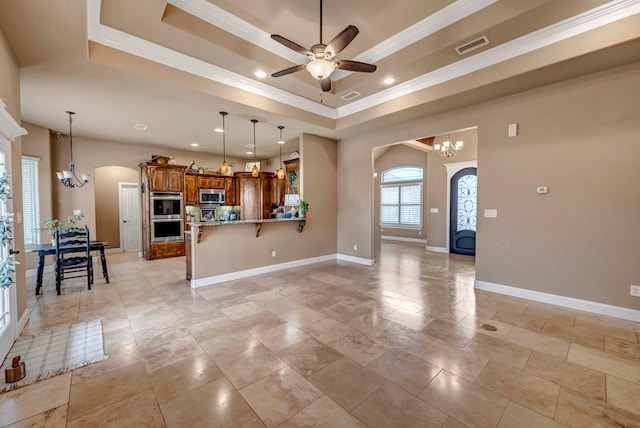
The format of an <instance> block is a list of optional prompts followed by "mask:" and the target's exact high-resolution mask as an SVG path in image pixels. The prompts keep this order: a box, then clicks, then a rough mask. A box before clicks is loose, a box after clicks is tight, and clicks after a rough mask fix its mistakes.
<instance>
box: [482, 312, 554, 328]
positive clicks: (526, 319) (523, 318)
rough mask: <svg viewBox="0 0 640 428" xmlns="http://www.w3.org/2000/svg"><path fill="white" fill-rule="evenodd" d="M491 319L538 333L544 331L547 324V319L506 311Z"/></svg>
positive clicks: (497, 313)
mask: <svg viewBox="0 0 640 428" xmlns="http://www.w3.org/2000/svg"><path fill="white" fill-rule="evenodd" d="M491 319H494V320H496V321H500V322H503V323H506V324H511V325H513V326H516V327H520V328H524V329H527V330H531V331H537V332H540V331H542V328H543V327H544V324H545V322H546V319H545V318H543V317H540V316H536V315H529V314H526V313H518V312H511V311H509V310H505V309H500V310H499V311H498V312H496V314H495V315H494V316H493V317H491Z"/></svg>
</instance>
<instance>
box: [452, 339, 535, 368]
mask: <svg viewBox="0 0 640 428" xmlns="http://www.w3.org/2000/svg"><path fill="white" fill-rule="evenodd" d="M464 349H466V350H468V351H472V352H475V353H476V354H479V355H484V356H487V357H489V358H491V359H493V360H496V361H499V362H501V363H504V364H507V365H509V366H512V367H515V368H517V369H524V366H525V365H526V364H527V360H529V356H530V355H531V352H532V351H531V349H529V348H525V347H524V346H520V345H516V344H514V343H508V342H505V341H503V340H500V339H498V338H495V337H491V336H487V335H483V334H477V335H476V336H474V338H473V339H472V340H471V341H470V342H469V343H467V345H466V346H465V347H464Z"/></svg>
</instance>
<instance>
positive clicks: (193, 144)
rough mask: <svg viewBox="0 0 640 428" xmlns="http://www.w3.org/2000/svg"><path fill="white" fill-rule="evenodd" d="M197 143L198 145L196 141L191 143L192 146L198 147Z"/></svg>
mask: <svg viewBox="0 0 640 428" xmlns="http://www.w3.org/2000/svg"><path fill="white" fill-rule="evenodd" d="M198 145H199V144H198V143H191V146H192V147H198Z"/></svg>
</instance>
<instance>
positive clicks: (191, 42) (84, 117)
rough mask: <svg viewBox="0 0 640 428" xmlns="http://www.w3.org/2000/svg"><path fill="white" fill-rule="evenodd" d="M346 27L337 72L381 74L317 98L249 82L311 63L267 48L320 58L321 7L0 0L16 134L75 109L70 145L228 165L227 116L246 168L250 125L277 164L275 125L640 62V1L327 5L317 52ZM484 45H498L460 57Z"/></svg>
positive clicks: (295, 78)
mask: <svg viewBox="0 0 640 428" xmlns="http://www.w3.org/2000/svg"><path fill="white" fill-rule="evenodd" d="M350 24H351V25H355V26H357V27H358V28H359V30H360V33H359V34H358V36H357V37H356V38H355V39H354V41H353V42H352V43H351V44H350V45H349V46H347V47H346V48H345V49H344V51H343V52H341V53H340V54H339V55H338V56H337V58H338V59H354V60H358V61H363V62H370V63H375V64H376V65H377V66H378V70H377V71H376V72H375V73H373V74H369V73H345V72H342V71H340V72H336V73H334V75H333V76H332V78H333V80H334V82H333V91H332V92H331V93H324V94H321V91H320V88H319V86H318V82H317V81H316V80H314V79H313V78H312V77H311V76H310V75H309V74H308V73H307V72H306V71H305V70H302V71H299V72H297V73H294V74H291V75H288V76H283V77H280V78H272V77H270V76H269V77H267V78H264V79H258V78H256V77H255V76H254V75H253V73H254V71H255V70H257V69H262V70H264V71H266V72H267V73H268V74H271V73H273V72H275V71H278V70H281V69H284V68H288V67H291V66H293V65H295V64H302V63H305V62H306V59H305V57H304V56H302V55H300V54H298V53H295V52H293V51H290V50H289V49H287V48H285V47H283V46H282V45H280V44H279V43H276V42H274V41H273V40H272V39H271V38H270V37H269V35H270V34H274V33H277V34H280V35H282V36H283V37H286V38H288V39H290V40H292V41H294V42H296V43H298V44H300V45H302V46H303V47H310V46H311V45H313V44H316V43H318V42H319V28H320V27H319V1H318V0H278V1H274V0H264V1H260V2H237V1H231V0H229V1H227V0H210V1H206V0H169V1H166V0H136V1H135V2H133V1H130V0H86V1H85V0H22V1H19V2H16V1H15V0H0V29H1V30H2V31H3V33H4V35H5V38H6V39H7V41H8V43H9V46H10V47H11V49H12V51H13V52H14V54H15V56H16V59H17V61H18V63H19V65H20V66H21V67H22V69H21V108H22V117H23V120H25V121H28V122H31V123H34V124H37V125H40V126H44V127H48V128H50V129H52V130H54V131H62V132H65V133H66V132H67V130H68V124H67V116H66V115H65V113H64V112H65V110H73V111H76V112H77V115H76V116H75V118H74V135H83V136H88V137H93V138H99V139H106V140H113V141H122V142H130V143H139V144H154V145H159V146H164V147H167V148H180V149H185V150H190V149H192V148H191V147H190V146H189V143H191V142H198V143H199V144H200V147H199V148H198V149H197V150H199V151H206V152H210V153H220V152H221V148H222V137H221V135H220V134H216V133H214V132H213V129H214V128H216V127H218V126H220V125H221V119H220V115H219V112H220V111H222V110H224V111H228V112H229V116H227V140H226V142H227V154H228V155H230V156H239V157H246V154H245V152H246V150H247V148H246V147H245V146H246V145H247V144H251V143H252V139H253V129H252V124H251V122H250V119H252V118H256V119H258V120H259V121H260V122H259V123H258V125H257V146H258V157H259V158H262V157H271V156H275V155H276V153H277V151H278V146H277V144H276V141H277V140H278V138H279V133H278V129H277V126H278V125H284V126H285V130H284V137H285V139H290V138H294V137H296V136H297V135H299V134H300V133H303V132H306V133H312V134H317V135H322V136H325V137H329V138H335V139H340V138H344V137H346V136H350V135H353V134H355V133H358V132H361V131H362V130H363V129H372V128H375V127H377V126H386V125H388V124H389V123H397V122H399V121H403V120H409V119H412V118H415V117H423V116H425V115H427V114H431V113H436V112H439V111H444V110H446V109H449V108H455V107H457V106H462V105H465V104H468V103H470V102H479V101H483V100H486V99H490V98H493V97H498V96H503V95H506V94H509V93H513V92H517V91H520V90H525V89H529V88H532V87H536V86H540V85H544V84H549V83H553V82H555V81H558V80H562V79H566V78H571V77H575V76H579V75H582V74H586V73H590V72H594V71H598V70H601V69H604V68H608V67H612V66H616V65H620V64H624V63H628V62H633V61H637V60H640V48H639V47H640V42H639V41H640V0H614V1H604V0H563V1H558V0H500V1H496V0H458V1H451V0H433V1H429V2H426V1H424V0H399V1H396V2H390V1H384V0H354V1H349V2H344V1H339V0H325V1H324V10H323V41H324V43H327V42H328V41H329V40H330V39H331V38H333V37H334V36H335V35H336V34H338V33H339V32H340V31H341V30H342V29H344V28H345V27H346V26H347V25H350ZM480 36H487V38H488V39H489V41H490V44H489V45H488V46H484V47H482V48H480V49H477V50H474V51H472V52H470V53H468V54H466V55H464V56H460V55H458V54H457V53H456V51H455V50H454V48H455V47H457V46H459V45H462V44H464V43H467V42H469V41H471V40H474V39H475V38H477V37H480ZM390 75H392V76H394V77H395V78H396V82H395V83H394V84H393V85H391V86H387V85H385V84H383V83H382V81H383V79H384V78H385V77H387V76H390ZM352 91H357V92H359V93H361V94H362V95H361V96H359V97H357V98H355V99H354V100H352V101H349V102H347V101H344V100H343V99H341V98H340V97H341V96H342V95H344V94H346V93H349V92H352ZM136 123H142V124H146V125H148V129H147V131H144V132H141V131H136V130H134V129H133V126H134V125H135V124H136ZM419 137H426V136H416V138H419Z"/></svg>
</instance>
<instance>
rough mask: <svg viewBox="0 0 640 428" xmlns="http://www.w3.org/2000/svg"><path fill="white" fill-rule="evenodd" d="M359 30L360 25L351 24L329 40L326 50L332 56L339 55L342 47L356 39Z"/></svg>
mask: <svg viewBox="0 0 640 428" xmlns="http://www.w3.org/2000/svg"><path fill="white" fill-rule="evenodd" d="M359 32H360V30H358V27H356V26H354V25H349V26H348V27H347V28H345V29H344V30H342V32H341V33H340V34H338V35H337V36H335V37H334V38H333V40H331V41H330V42H329V44H328V45H327V47H326V48H325V50H324V51H325V53H327V54H329V55H331V58H333V57H334V56H336V55H338V54H339V53H340V52H341V51H342V49H344V48H346V47H347V45H348V44H349V43H351V42H352V41H353V39H355V37H356V36H357V35H358V33H359Z"/></svg>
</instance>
